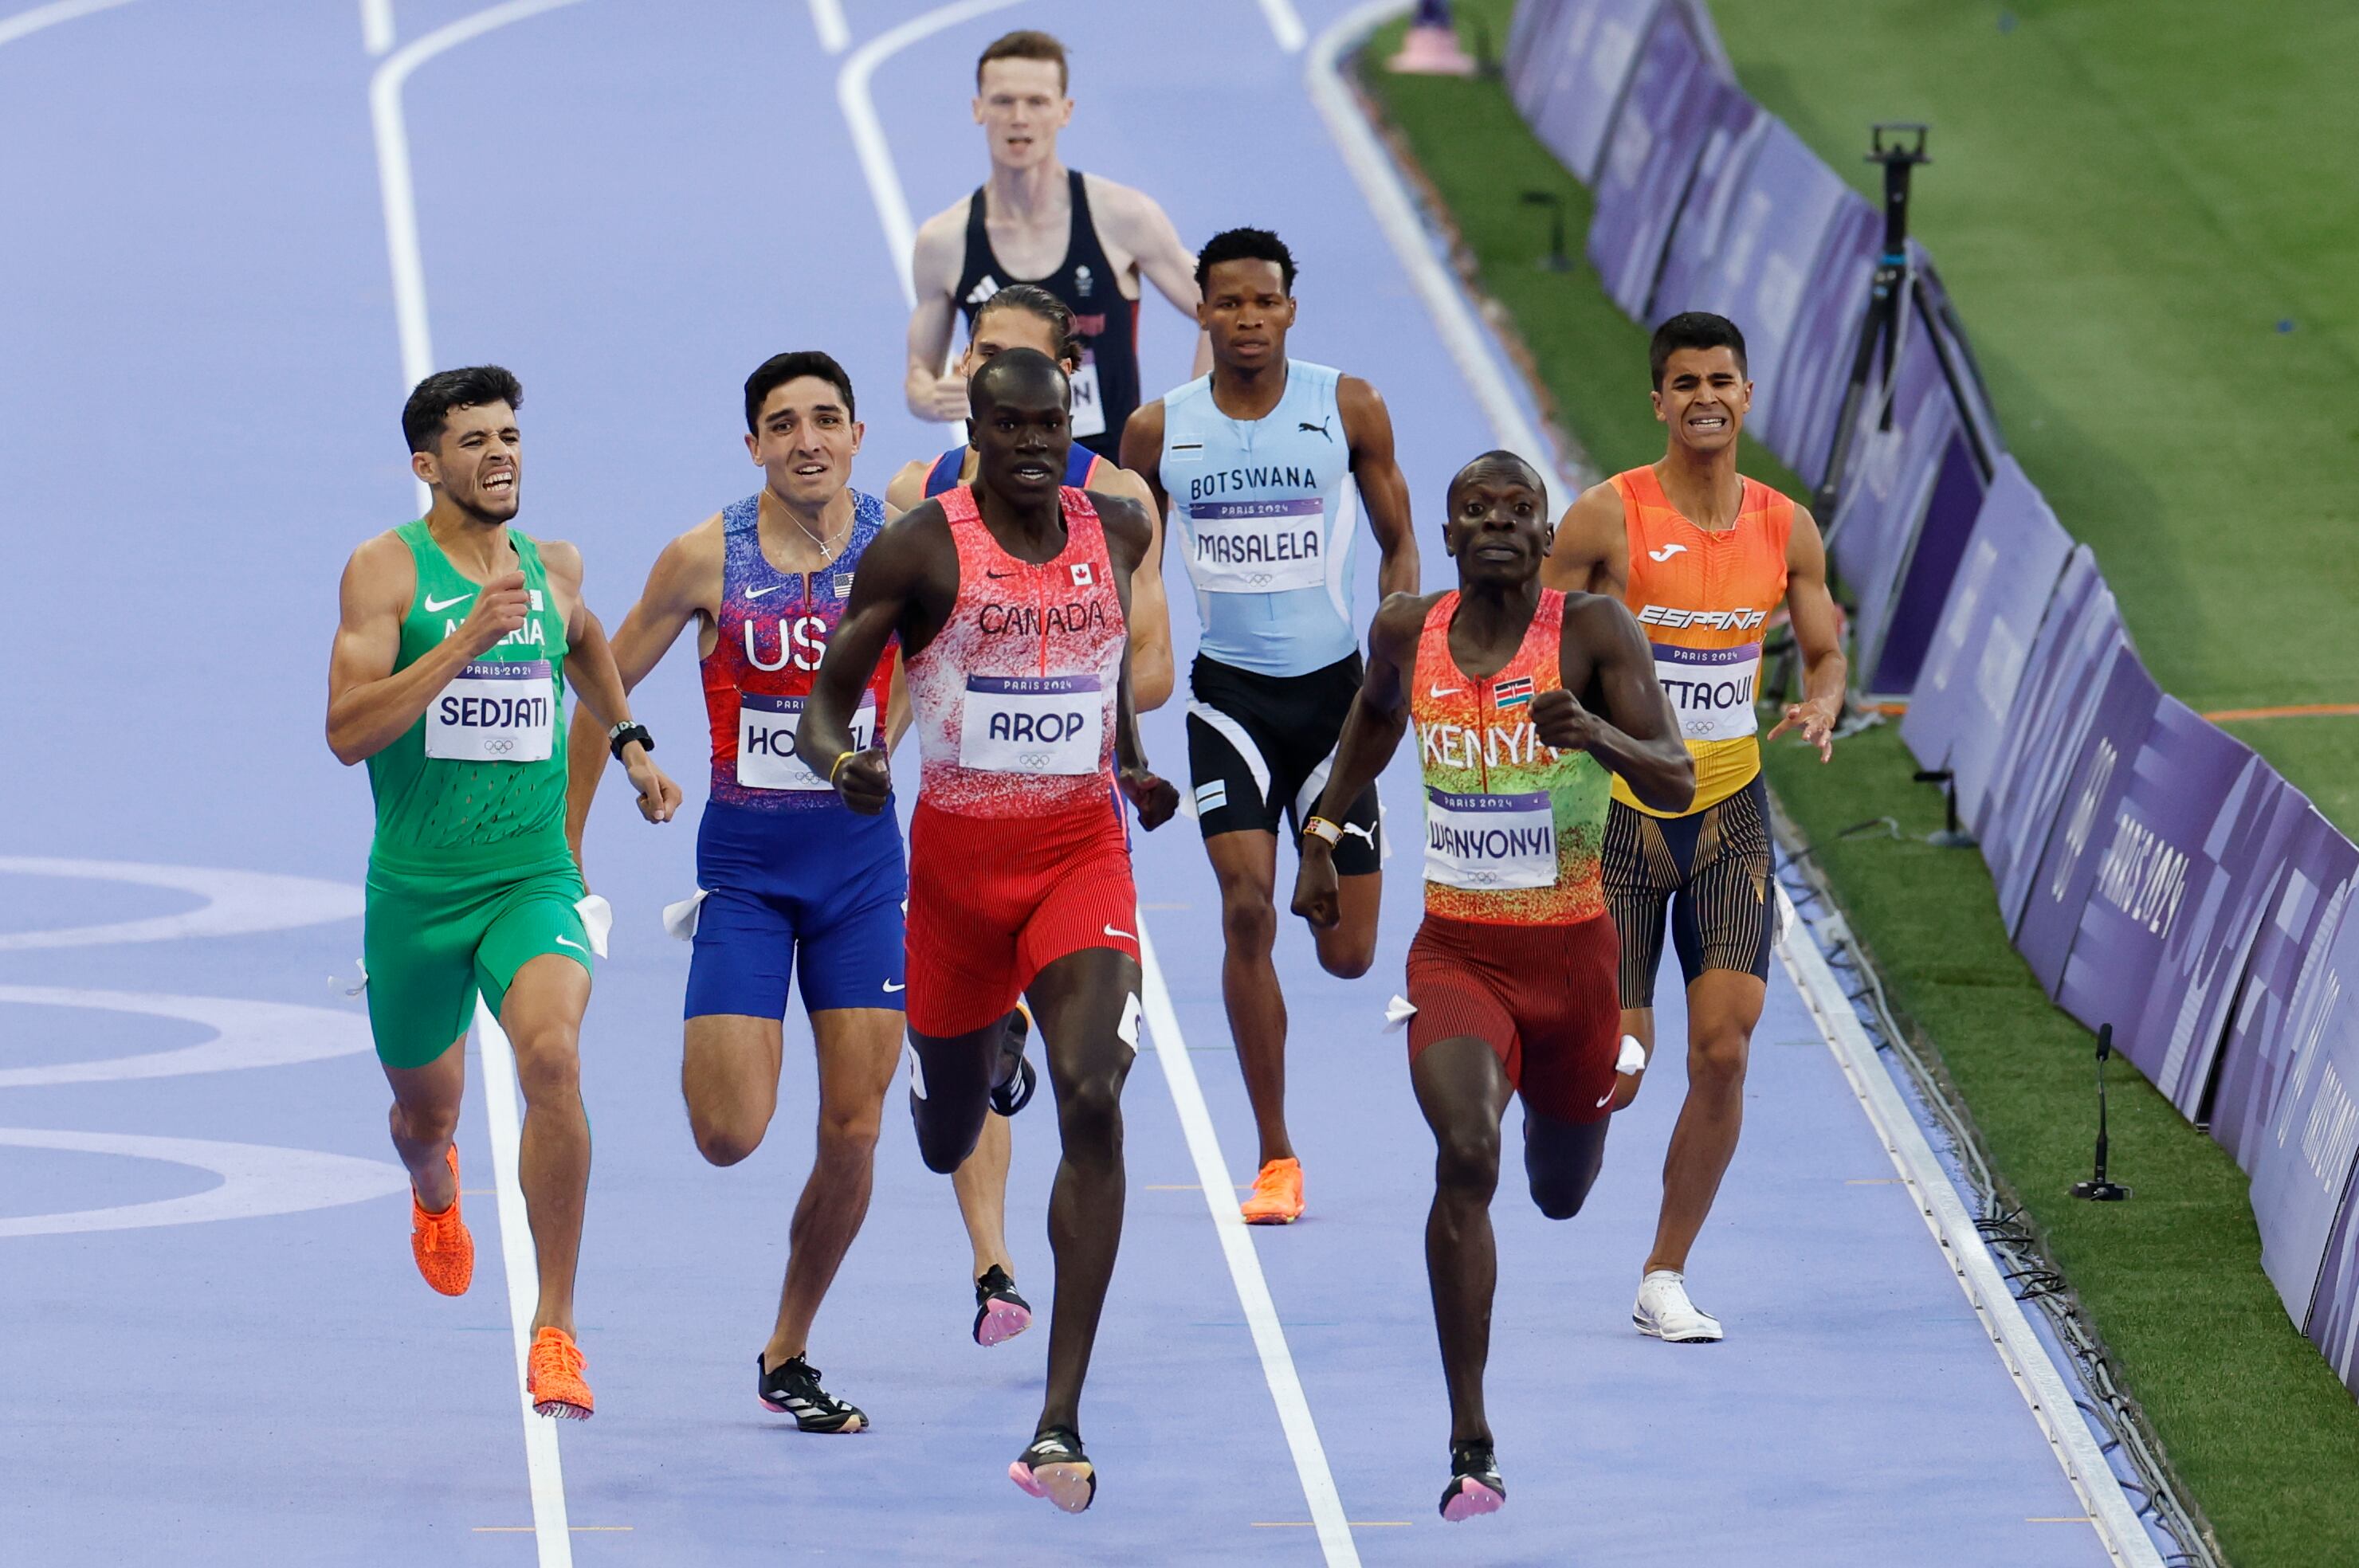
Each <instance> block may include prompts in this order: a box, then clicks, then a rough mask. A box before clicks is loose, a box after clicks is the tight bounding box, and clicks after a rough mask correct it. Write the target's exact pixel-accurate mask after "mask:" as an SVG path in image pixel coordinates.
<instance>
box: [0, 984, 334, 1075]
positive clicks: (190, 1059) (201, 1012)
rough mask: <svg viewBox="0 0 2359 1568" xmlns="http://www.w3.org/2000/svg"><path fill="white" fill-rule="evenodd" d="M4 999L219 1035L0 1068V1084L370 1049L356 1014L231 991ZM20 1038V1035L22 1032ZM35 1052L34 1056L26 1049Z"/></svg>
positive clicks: (30, 989)
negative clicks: (179, 1022) (171, 1021)
mask: <svg viewBox="0 0 2359 1568" xmlns="http://www.w3.org/2000/svg"><path fill="white" fill-rule="evenodd" d="M0 1002H20V1003H24V1004H26V1005H28V1006H32V1007H73V1008H90V1009H93V1010H96V1011H102V1012H140V1013H146V1014H147V1015H148V1016H150V1017H153V1018H177V1019H183V1020H186V1021H187V1022H190V1023H201V1024H203V1025H204V1026H205V1027H206V1028H208V1029H210V1030H212V1032H213V1033H212V1039H210V1040H204V1041H201V1042H199V1043H198V1044H194V1045H184V1046H181V1047H179V1048H178V1049H175V1050H170V1051H149V1052H145V1053H142V1054H139V1055H136V1056H110V1057H106V1058H103V1059H102V1060H99V1061H95V1062H49V1063H45V1064H42V1065H38V1066H30V1067H0V1089H21V1088H30V1087H34V1086H36V1085H49V1084H112V1083H121V1082H123V1081H125V1079H130V1078H178V1077H185V1076H188V1075H190V1074H191V1073H227V1072H234V1071H237V1070H239V1069H241V1068H245V1067H285V1066H290V1065H294V1064H295V1063H298V1062H320V1061H325V1060H327V1059H329V1058H330V1057H333V1056H356V1055H358V1054H361V1053H362V1052H364V1051H366V1050H367V1049H368V1048H369V1044H370V1042H369V1031H368V1021H367V1020H366V1019H364V1018H363V1017H361V1016H360V1015H359V1014H358V1013H355V1012H337V1011H331V1010H330V1009H328V1008H324V1007H298V1006H295V1005H293V1004H291V1003H288V1002H277V1001H247V1000H244V999H242V998H238V997H226V996H158V995H155V994H153V993H150V992H147V991H103V990H82V989H74V988H70V987H63V986H0ZM19 1038H21V1036H19ZM27 1054H29V1053H27Z"/></svg>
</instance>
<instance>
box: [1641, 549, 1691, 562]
mask: <svg viewBox="0 0 2359 1568" xmlns="http://www.w3.org/2000/svg"><path fill="white" fill-rule="evenodd" d="M1686 548H1687V546H1685V545H1665V546H1663V547H1662V548H1661V549H1659V550H1648V551H1647V559H1648V560H1650V561H1668V560H1669V559H1670V558H1671V557H1673V556H1676V555H1678V554H1679V553H1680V551H1681V550H1684V549H1686Z"/></svg>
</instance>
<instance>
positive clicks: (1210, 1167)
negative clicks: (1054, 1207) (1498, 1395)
mask: <svg viewBox="0 0 2359 1568" xmlns="http://www.w3.org/2000/svg"><path fill="white" fill-rule="evenodd" d="M1138 956H1139V969H1140V972H1141V974H1142V976H1143V977H1144V979H1143V984H1144V987H1145V989H1146V992H1147V994H1146V996H1145V997H1144V998H1143V999H1142V1000H1144V1001H1145V1002H1146V1004H1147V1033H1149V1034H1150V1035H1152V1036H1153V1037H1154V1041H1155V1058H1156V1060H1157V1061H1158V1062H1159V1063H1161V1064H1162V1065H1163V1080H1164V1082H1165V1083H1167V1084H1169V1086H1170V1088H1171V1103H1172V1104H1173V1105H1174V1106H1175V1107H1177V1108H1178V1109H1179V1112H1180V1128H1181V1129H1182V1130H1184V1131H1185V1132H1186V1133H1187V1135H1188V1152H1189V1153H1190V1155H1191V1156H1192V1157H1193V1158H1194V1160H1195V1162H1196V1180H1197V1182H1198V1184H1200V1185H1201V1187H1202V1188H1203V1192H1204V1206H1205V1207H1206V1208H1208V1209H1210V1210H1211V1211H1212V1229H1213V1231H1214V1232H1215V1233H1216V1234H1218V1235H1219V1237H1220V1238H1221V1255H1222V1257H1223V1258H1224V1259H1225V1260H1227V1262H1228V1265H1229V1278H1230V1280H1231V1281H1233V1282H1234V1284H1235V1286H1236V1291H1237V1302H1238V1304H1240V1305H1241V1306H1243V1307H1244V1308H1245V1323H1246V1325H1247V1326H1248V1327H1250V1328H1251V1329H1252V1330H1253V1342H1254V1349H1255V1351H1256V1353H1257V1354H1258V1355H1259V1356H1260V1357H1261V1374H1262V1378H1263V1380H1264V1381H1266V1382H1267V1383H1268V1384H1269V1397H1270V1400H1271V1402H1272V1403H1274V1404H1275V1405H1277V1423H1278V1425H1279V1426H1280V1427H1281V1428H1282V1429H1284V1431H1285V1433H1286V1446H1287V1447H1288V1450H1290V1451H1291V1452H1292V1454H1293V1455H1294V1472H1295V1474H1296V1475H1297V1476H1299V1477H1300V1478H1301V1482H1302V1496H1303V1499H1304V1500H1305V1501H1307V1502H1308V1503H1309V1504H1310V1522H1311V1523H1312V1524H1313V1525H1315V1526H1317V1527H1318V1530H1319V1550H1320V1552H1321V1553H1322V1554H1323V1555H1324V1556H1325V1558H1326V1560H1327V1568H1359V1563H1360V1551H1359V1548H1358V1546H1357V1545H1355V1544H1354V1543H1353V1540H1352V1526H1351V1522H1350V1520H1349V1519H1348V1518H1347V1517H1346V1515H1345V1514H1344V1512H1343V1498H1341V1497H1340V1496H1339V1495H1338V1494H1337V1493H1336V1490H1335V1476H1334V1474H1333V1472H1332V1471H1331V1470H1329V1469H1328V1467H1327V1451H1326V1449H1325V1448H1323V1447H1322V1446H1321V1444H1320V1442H1319V1427H1318V1423H1317V1422H1314V1421H1312V1420H1311V1417H1310V1400H1308V1399H1307V1398H1306V1397H1305V1396H1304V1394H1303V1392H1302V1379H1300V1378H1299V1376H1297V1375H1296V1373H1295V1370H1294V1357H1293V1354H1292V1353H1291V1352H1290V1351H1288V1349H1287V1347H1286V1329H1285V1326H1284V1325H1282V1324H1281V1323H1279V1321H1278V1316H1277V1303H1276V1302H1274V1301H1273V1300H1271V1298H1270V1293H1269V1281H1267V1280H1266V1279H1265V1278H1264V1277H1263V1275H1262V1271H1261V1257H1260V1254H1258V1253H1256V1251H1255V1250H1254V1244H1253V1238H1252V1237H1251V1236H1250V1235H1249V1234H1248V1233H1247V1232H1246V1230H1245V1219H1244V1218H1243V1217H1242V1216H1240V1215H1239V1214H1238V1212H1237V1201H1236V1199H1235V1198H1234V1196H1233V1195H1232V1194H1233V1193H1234V1191H1235V1189H1234V1187H1233V1186H1232V1185H1231V1184H1230V1181H1229V1162H1228V1161H1227V1159H1226V1158H1225V1157H1224V1156H1223V1154H1222V1153H1221V1140H1220V1135H1219V1134H1218V1133H1217V1132H1215V1131H1214V1130H1213V1129H1212V1111H1211V1110H1210V1109H1209V1108H1206V1106H1205V1104H1204V1090H1203V1086H1202V1085H1201V1084H1199V1083H1198V1082H1197V1081H1196V1064H1195V1062H1194V1061H1193V1060H1192V1059H1191V1058H1190V1056H1189V1054H1188V1042H1187V1039H1186V1037H1185V1036H1183V1035H1182V1034H1181V1033H1180V1015H1179V1014H1178V1013H1177V1012H1175V1011H1172V1007H1171V992H1170V989H1169V987H1167V986H1166V985H1165V984H1164V983H1163V968H1162V966H1161V965H1160V964H1158V963H1157V962H1156V958H1155V943H1154V940H1153V938H1152V937H1151V936H1150V935H1148V933H1147V920H1146V916H1145V914H1144V913H1142V914H1141V915H1140V917H1139V922H1138Z"/></svg>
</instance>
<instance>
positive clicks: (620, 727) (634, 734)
mask: <svg viewBox="0 0 2359 1568" xmlns="http://www.w3.org/2000/svg"><path fill="white" fill-rule="evenodd" d="M632 741H637V742H638V743H639V744H640V745H642V746H644V747H646V748H647V750H648V751H650V752H652V751H654V750H655V749H656V738H655V737H654V736H652V735H650V734H648V733H647V726H646V725H644V724H641V723H639V722H638V721H637V720H636V719H630V720H626V721H625V722H624V723H621V724H617V725H615V726H614V728H613V729H612V730H607V731H606V750H608V751H610V752H614V761H616V762H621V761H622V760H623V748H624V747H625V746H627V745H629V744H630V743H631V742H632Z"/></svg>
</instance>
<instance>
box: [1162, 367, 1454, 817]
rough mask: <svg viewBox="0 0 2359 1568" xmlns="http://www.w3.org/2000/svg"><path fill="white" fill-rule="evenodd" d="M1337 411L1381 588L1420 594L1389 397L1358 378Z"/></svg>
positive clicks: (1349, 380) (1343, 387) (1339, 390)
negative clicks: (1379, 557) (1376, 554)
mask: <svg viewBox="0 0 2359 1568" xmlns="http://www.w3.org/2000/svg"><path fill="white" fill-rule="evenodd" d="M1335 406H1336V407H1337V408H1339V409H1340V410H1342V412H1343V438H1344V440H1345V441H1347V442H1348V443H1350V446H1351V449H1352V482H1353V484H1355V485H1357V486H1358V487H1359V491H1360V500H1361V502H1362V503H1363V504H1364V505H1365V506H1366V507H1367V509H1368V528H1369V530H1370V531H1371V532H1372V533H1374V534H1375V536H1376V547H1377V548H1378V549H1379V550H1381V551H1383V552H1384V558H1383V559H1382V560H1381V561H1380V562H1379V563H1378V564H1377V567H1376V586H1377V588H1378V589H1382V590H1383V591H1384V592H1385V593H1387V594H1395V593H1415V592H1416V591H1417V589H1418V556H1417V531H1416V529H1415V527H1414V526H1413V525H1412V524H1411V523H1410V521H1409V507H1408V480H1406V479H1403V478H1402V477H1401V470H1400V464H1399V463H1397V462H1396V461H1395V460H1394V459H1393V416H1392V414H1391V412H1390V411H1389V410H1387V409H1386V407H1385V400H1384V395H1382V394H1381V393H1379V392H1377V390H1376V389H1375V387H1373V386H1371V385H1369V384H1367V383H1366V382H1364V381H1362V380H1361V379H1360V378H1359V377H1358V376H1356V375H1347V376H1344V377H1343V378H1342V379H1340V380H1339V381H1337V382H1336V384H1335ZM1159 434H1160V432H1159V431H1158V435H1159ZM1157 445H1158V448H1159V447H1160V446H1161V442H1160V441H1159V440H1158V443H1157ZM1347 798H1350V797H1347Z"/></svg>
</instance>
